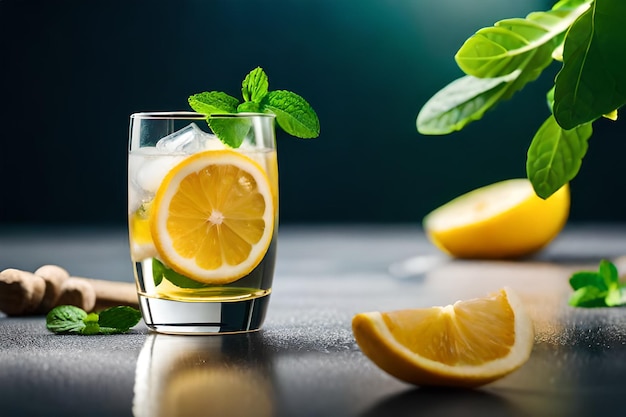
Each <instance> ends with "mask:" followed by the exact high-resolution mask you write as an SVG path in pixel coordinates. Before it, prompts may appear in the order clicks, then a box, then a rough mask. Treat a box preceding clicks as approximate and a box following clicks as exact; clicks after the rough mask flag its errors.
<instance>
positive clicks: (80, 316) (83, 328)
mask: <svg viewBox="0 0 626 417" xmlns="http://www.w3.org/2000/svg"><path fill="white" fill-rule="evenodd" d="M139 320H141V313H140V312H139V310H137V309H135V308H132V307H126V306H121V307H112V308H108V309H106V310H103V311H102V312H101V313H100V314H98V313H90V314H87V312H85V310H83V309H81V308H78V307H75V306H70V305H62V306H58V307H55V308H53V309H52V310H51V311H50V312H49V313H48V315H47V316H46V327H47V328H48V330H50V331H51V332H53V333H61V334H81V335H94V334H114V333H124V332H127V331H128V330H129V329H130V328H131V327H133V326H135V325H136V324H137V323H139Z"/></svg>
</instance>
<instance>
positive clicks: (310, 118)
mask: <svg viewBox="0 0 626 417" xmlns="http://www.w3.org/2000/svg"><path fill="white" fill-rule="evenodd" d="M261 109H263V111H269V112H272V113H274V114H275V115H276V122H277V123H278V125H279V126H280V127H281V128H282V129H283V130H284V131H285V132H287V133H289V134H290V135H292V136H296V137H298V138H302V139H310V138H315V137H317V136H319V133H320V122H319V119H318V118H317V114H316V113H315V111H314V110H313V108H312V107H311V106H310V105H309V103H308V102H307V101H306V100H305V99H303V98H302V97H300V96H299V95H297V94H296V93H292V92H291V91H286V90H276V91H270V92H269V93H267V95H266V96H265V97H263V100H262V101H261Z"/></svg>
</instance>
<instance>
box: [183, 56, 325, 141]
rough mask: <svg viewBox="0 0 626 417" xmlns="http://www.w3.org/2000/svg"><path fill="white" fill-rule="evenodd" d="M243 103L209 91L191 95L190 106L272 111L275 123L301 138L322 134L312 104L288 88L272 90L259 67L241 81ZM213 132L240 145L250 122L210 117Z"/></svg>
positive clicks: (207, 110) (209, 109)
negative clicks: (287, 89)
mask: <svg viewBox="0 0 626 417" xmlns="http://www.w3.org/2000/svg"><path fill="white" fill-rule="evenodd" d="M241 95H242V97H243V100H244V101H243V102H241V103H240V102H239V100H238V99H236V98H235V97H232V96H230V95H228V94H226V93H222V92H218V91H210V92H204V93H198V94H194V95H192V96H190V97H189V99H188V102H189V105H190V106H191V108H192V109H193V110H194V111H196V112H198V113H202V114H205V115H207V116H210V115H219V114H233V113H244V112H246V113H271V114H274V115H275V116H276V123H278V125H279V126H280V127H281V128H282V129H283V130H284V131H285V132H286V133H288V134H290V135H291V136H295V137H298V138H302V139H309V138H315V137H317V136H319V133H320V122H319V119H318V117H317V114H316V113H315V111H314V110H313V108H312V107H311V105H309V103H308V102H307V101H306V100H305V99H304V98H302V97H300V96H299V95H297V94H296V93H292V92H291V91H286V90H276V91H269V81H268V77H267V74H265V72H264V71H263V69H262V68H260V67H257V68H255V69H253V70H252V71H250V73H249V74H248V75H246V77H245V78H244V80H243V82H242V83H241ZM207 121H208V124H209V127H211V130H213V133H215V135H216V136H217V137H218V138H219V139H220V140H221V141H222V142H224V143H225V144H227V145H228V146H230V147H232V148H238V147H239V146H240V145H241V143H242V142H243V140H244V139H245V136H246V135H247V133H248V131H249V130H250V127H251V126H250V125H249V124H248V123H247V122H246V121H245V120H244V119H236V118H233V119H228V118H223V119H221V118H216V119H210V118H209V119H207Z"/></svg>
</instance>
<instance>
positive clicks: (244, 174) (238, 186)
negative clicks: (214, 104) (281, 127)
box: [150, 150, 276, 284]
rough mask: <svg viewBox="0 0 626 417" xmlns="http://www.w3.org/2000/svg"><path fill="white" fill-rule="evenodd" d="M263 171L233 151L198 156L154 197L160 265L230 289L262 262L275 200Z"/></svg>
mask: <svg viewBox="0 0 626 417" xmlns="http://www.w3.org/2000/svg"><path fill="white" fill-rule="evenodd" d="M275 194H276V193H275V192H274V190H273V187H272V185H271V182H270V180H269V179H268V177H267V175H266V173H265V171H264V170H263V168H262V167H261V166H260V165H259V164H258V163H257V162H256V161H254V160H253V159H251V158H249V157H247V156H245V155H242V154H240V153H238V152H235V151H231V150H215V151H205V152H201V153H197V154H194V155H192V156H190V157H188V158H186V159H184V160H183V161H182V162H180V163H179V164H178V165H176V166H175V167H174V168H172V169H171V170H170V171H169V172H168V173H167V175H166V176H165V178H164V179H163V182H162V183H161V185H160V187H159V189H158V190H157V192H156V195H155V198H154V202H153V203H152V210H151V215H150V231H151V236H152V238H153V240H154V245H155V247H156V249H157V252H158V254H159V256H160V257H161V259H162V260H163V261H165V262H166V263H167V265H168V266H169V267H171V268H172V269H174V270H175V271H176V272H178V273H180V274H183V275H186V276H188V277H190V278H192V279H194V280H196V281H199V282H204V283H207V284H227V283H230V282H233V281H236V280H237V279H239V278H241V277H243V276H245V275H247V274H248V273H250V272H251V271H252V270H253V269H254V268H255V267H256V266H257V265H258V264H259V263H260V262H261V260H262V259H263V257H264V256H265V254H266V252H267V250H268V248H269V245H270V243H271V241H272V236H273V233H274V214H275V209H274V195H275Z"/></svg>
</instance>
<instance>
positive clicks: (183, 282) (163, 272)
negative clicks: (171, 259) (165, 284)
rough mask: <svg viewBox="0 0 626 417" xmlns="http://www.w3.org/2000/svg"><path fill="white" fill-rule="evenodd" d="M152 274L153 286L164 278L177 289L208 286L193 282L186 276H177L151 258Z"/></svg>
mask: <svg viewBox="0 0 626 417" xmlns="http://www.w3.org/2000/svg"><path fill="white" fill-rule="evenodd" d="M152 274H153V276H154V284H155V285H159V284H160V283H161V281H162V280H163V278H165V279H166V280H168V281H169V282H171V283H172V284H174V285H176V286H177V287H179V288H203V287H207V286H208V284H203V283H201V282H198V281H194V280H192V279H191V278H187V277H186V276H184V275H181V274H179V273H178V272H176V271H174V270H173V269H170V268H168V267H166V266H165V265H163V263H162V262H160V261H159V260H158V259H155V258H152ZM157 282H158V283H157Z"/></svg>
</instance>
